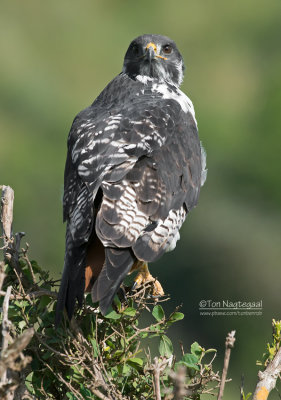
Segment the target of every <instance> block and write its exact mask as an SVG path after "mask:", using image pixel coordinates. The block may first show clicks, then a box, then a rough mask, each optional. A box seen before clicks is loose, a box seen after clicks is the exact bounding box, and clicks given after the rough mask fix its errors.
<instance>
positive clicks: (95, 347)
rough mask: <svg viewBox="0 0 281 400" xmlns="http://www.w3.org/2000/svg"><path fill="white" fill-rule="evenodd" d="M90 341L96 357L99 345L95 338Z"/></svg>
mask: <svg viewBox="0 0 281 400" xmlns="http://www.w3.org/2000/svg"><path fill="white" fill-rule="evenodd" d="M91 343H92V346H93V350H94V357H98V355H99V352H100V350H99V347H98V345H97V341H96V339H91Z"/></svg>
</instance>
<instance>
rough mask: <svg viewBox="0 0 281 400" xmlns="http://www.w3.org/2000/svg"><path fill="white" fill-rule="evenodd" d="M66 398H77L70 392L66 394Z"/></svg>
mask: <svg viewBox="0 0 281 400" xmlns="http://www.w3.org/2000/svg"><path fill="white" fill-rule="evenodd" d="M66 397H68V398H69V399H70V400H77V397H75V396H74V394H73V393H71V392H67V393H66Z"/></svg>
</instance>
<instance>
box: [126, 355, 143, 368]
mask: <svg viewBox="0 0 281 400" xmlns="http://www.w3.org/2000/svg"><path fill="white" fill-rule="evenodd" d="M127 363H128V364H133V365H132V366H134V365H137V366H139V367H142V366H143V359H142V358H138V357H133V358H129V359H128V360H127Z"/></svg>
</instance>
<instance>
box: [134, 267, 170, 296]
mask: <svg viewBox="0 0 281 400" xmlns="http://www.w3.org/2000/svg"><path fill="white" fill-rule="evenodd" d="M134 269H138V270H139V273H138V275H137V276H136V278H135V283H134V284H133V287H132V290H136V289H139V288H140V287H141V286H143V285H145V284H146V283H151V284H152V296H153V297H161V296H164V290H163V288H162V286H161V283H160V282H159V281H158V280H157V279H155V278H153V276H152V275H151V273H150V272H149V269H148V265H147V263H146V262H143V261H138V266H136V267H135V268H134Z"/></svg>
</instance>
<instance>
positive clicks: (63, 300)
mask: <svg viewBox="0 0 281 400" xmlns="http://www.w3.org/2000/svg"><path fill="white" fill-rule="evenodd" d="M67 236H68V235H67ZM69 236H70V235H69ZM85 259H86V245H82V246H79V247H74V245H73V243H72V241H71V239H70V238H69V237H67V240H66V252H65V261H64V270H63V275H62V280H61V285H60V290H59V293H58V301H57V306H56V317H55V325H56V326H58V325H59V324H60V322H61V319H62V315H63V311H64V309H66V311H67V315H68V318H69V320H71V318H72V315H73V312H74V306H75V302H76V299H77V300H78V304H79V306H82V304H83V294H84V289H85Z"/></svg>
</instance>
